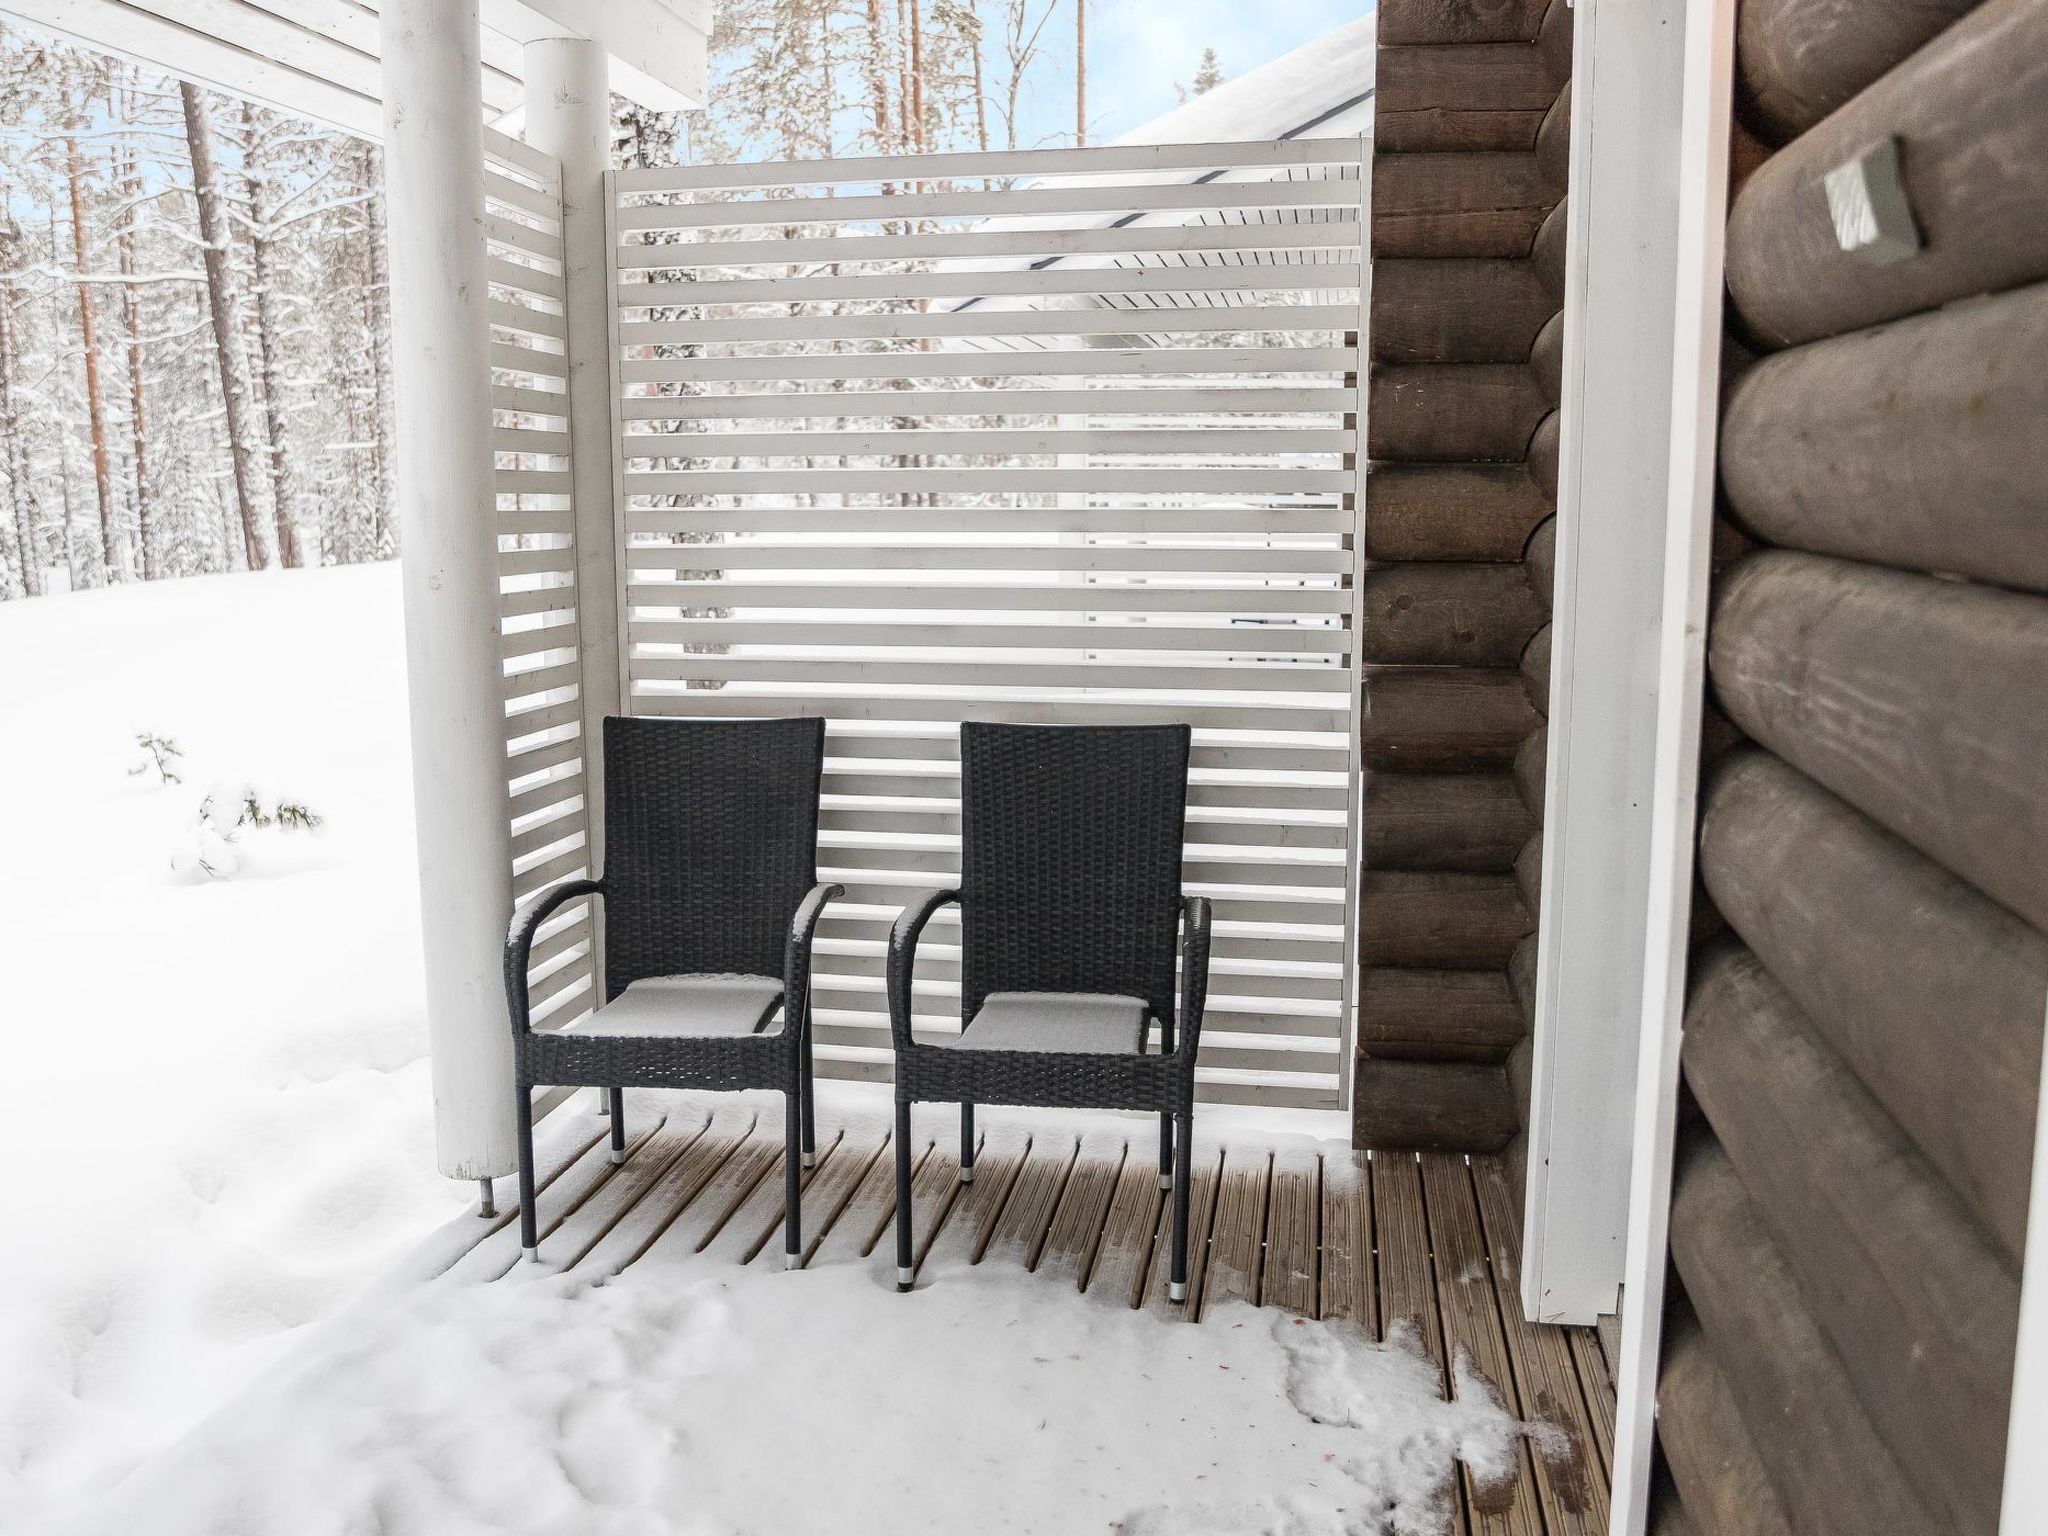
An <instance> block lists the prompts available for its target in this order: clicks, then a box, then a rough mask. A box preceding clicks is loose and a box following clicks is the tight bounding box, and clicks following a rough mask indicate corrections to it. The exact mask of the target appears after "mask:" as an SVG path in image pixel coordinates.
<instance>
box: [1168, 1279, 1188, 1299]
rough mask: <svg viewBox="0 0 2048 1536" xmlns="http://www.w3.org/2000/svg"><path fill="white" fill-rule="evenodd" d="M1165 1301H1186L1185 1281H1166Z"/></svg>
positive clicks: (1186, 1288)
mask: <svg viewBox="0 0 2048 1536" xmlns="http://www.w3.org/2000/svg"><path fill="white" fill-rule="evenodd" d="M1166 1299H1167V1300H1168V1301H1186V1300H1187V1299H1188V1283H1187V1281H1185V1280H1169V1281H1167V1282H1166Z"/></svg>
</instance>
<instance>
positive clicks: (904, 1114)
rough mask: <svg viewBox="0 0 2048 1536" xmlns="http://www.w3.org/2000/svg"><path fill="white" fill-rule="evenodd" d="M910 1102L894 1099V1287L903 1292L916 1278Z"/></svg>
mask: <svg viewBox="0 0 2048 1536" xmlns="http://www.w3.org/2000/svg"><path fill="white" fill-rule="evenodd" d="M910 1220H911V1216H910V1104H909V1101H908V1100H904V1099H898V1100H897V1101H896V1289H897V1290H899V1291H907V1290H909V1289H910V1283H911V1281H912V1280H914V1279H916V1278H917V1277H916V1275H915V1274H914V1273H913V1272H912V1270H911V1262H910V1261H911V1254H910Z"/></svg>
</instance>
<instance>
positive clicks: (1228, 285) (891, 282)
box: [619, 261, 1360, 310]
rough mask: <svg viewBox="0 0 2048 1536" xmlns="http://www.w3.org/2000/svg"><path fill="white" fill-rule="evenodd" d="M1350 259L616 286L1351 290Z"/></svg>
mask: <svg viewBox="0 0 2048 1536" xmlns="http://www.w3.org/2000/svg"><path fill="white" fill-rule="evenodd" d="M1359 279H1360V271H1359V266H1358V263H1357V262H1355V261H1329V262H1322V261H1273V262H1261V263H1259V264H1258V265H1257V266H1248V267H1220V268H1218V267H1096V268H1075V267H1047V268H1034V267H1013V268H1004V269H1002V270H999V271H994V272H893V273H887V274H882V275H874V276H854V277H822V276H818V277H813V276H806V277H767V276H764V277H734V278H707V279H705V280H703V281H701V282H681V283H653V282H650V283H622V284H621V285H620V287H619V306H620V308H622V309H635V310H637V309H644V308H663V307H669V306H675V305H692V304H815V303H829V302H846V301H856V302H868V301H880V300H889V299H979V298H987V297H991V296H993V295H997V294H1013V295H1016V296H1018V297H1021V298H1037V297H1039V296H1041V295H1049V294H1073V293H1078V294H1088V295H1102V296H1109V295H1116V296H1125V295H1130V294H1157V293H1167V294H1219V293H1283V292H1299V291H1302V290H1312V289H1318V288H1356V287H1357V286H1358V284H1359Z"/></svg>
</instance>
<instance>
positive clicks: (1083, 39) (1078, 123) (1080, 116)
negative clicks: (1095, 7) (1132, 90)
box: [1074, 0, 1088, 145]
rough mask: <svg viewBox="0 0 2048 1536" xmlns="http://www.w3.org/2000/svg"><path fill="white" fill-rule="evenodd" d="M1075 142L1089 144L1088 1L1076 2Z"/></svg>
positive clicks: (1078, 0)
mask: <svg viewBox="0 0 2048 1536" xmlns="http://www.w3.org/2000/svg"><path fill="white" fill-rule="evenodd" d="M1074 142H1075V143H1076V144H1077V145H1079V144H1086V143H1087V142H1088V0H1074Z"/></svg>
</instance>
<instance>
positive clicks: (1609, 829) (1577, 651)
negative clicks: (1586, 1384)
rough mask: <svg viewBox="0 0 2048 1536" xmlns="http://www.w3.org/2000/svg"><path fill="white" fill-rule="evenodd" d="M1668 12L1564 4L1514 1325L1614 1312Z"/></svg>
mask: <svg viewBox="0 0 2048 1536" xmlns="http://www.w3.org/2000/svg"><path fill="white" fill-rule="evenodd" d="M1685 9H1686V7H1685V5H1684V3H1683V0H1626V3H1617V0H1579V5H1578V9H1577V16H1578V20H1577V24H1576V27H1575V29H1574V30H1575V38H1574V56H1573V74H1572V154H1571V185H1570V205H1569V213H1568V218H1569V221H1570V222H1569V227H1568V234H1569V241H1568V249H1569V253H1570V263H1569V267H1568V269H1567V271H1568V276H1567V279H1566V288H1565V311H1564V338H1565V339H1564V383H1563V399H1562V402H1561V408H1562V410H1563V413H1564V414H1563V422H1564V441H1563V452H1562V456H1561V462H1560V472H1559V486H1558V511H1557V535H1558V536H1557V576H1556V586H1555V595H1554V599H1553V604H1552V625H1553V630H1552V656H1553V660H1552V664H1551V695H1550V717H1549V718H1550V760H1549V765H1548V773H1547V782H1548V784H1549V796H1548V805H1547V808H1546V811H1545V814H1544V839H1543V895H1542V903H1541V905H1542V911H1541V914H1540V922H1539V932H1540V938H1539V940H1538V949H1537V971H1536V996H1537V1004H1536V1036H1535V1058H1534V1061H1533V1063H1532V1067H1533V1074H1532V1082H1531V1089H1530V1108H1529V1148H1528V1189H1527V1204H1526V1208H1525V1211H1524V1232H1525V1238H1524V1243H1523V1251H1524V1254H1525V1261H1524V1263H1523V1266H1522V1305H1523V1308H1524V1310H1525V1311H1526V1312H1527V1314H1528V1315H1529V1316H1530V1317H1531V1318H1532V1319H1535V1320H1537V1321H1540V1322H1546V1323H1563V1322H1569V1323H1591V1322H1593V1321H1594V1320H1595V1319H1596V1318H1597V1317H1598V1316H1600V1315H1601V1314H1602V1313H1609V1312H1613V1311H1614V1310H1615V1306H1616V1297H1617V1293H1618V1290H1619V1286H1620V1283H1621V1277H1622V1263H1623V1234H1624V1232H1625V1231H1626V1228H1627V1223H1628V1151H1629V1144H1630V1131H1631V1118H1632V1117H1631V1113H1630V1092H1629V1090H1630V1085H1631V1084H1632V1083H1633V1082H1634V1080H1635V1062H1636V1039H1637V1034H1638V1032H1639V1027H1640V1022H1639V1021H1640V1013H1641V1005H1642V978H1643V960H1642V956H1643V944H1644V933H1645V925H1646V908H1647V900H1648V849H1649V838H1650V806H1651V791H1652V782H1653V763H1652V758H1653V748H1654V742H1655V724H1656V714H1657V681H1658V679H1657V672H1656V655H1657V629H1658V620H1659V615H1660V604H1661V600H1662V595H1661V585H1662V583H1661V573H1662V570H1663V560H1664V520H1663V518H1662V516H1661V515H1660V512H1659V509H1660V508H1661V507H1662V506H1663V503H1664V494H1665V481H1666V477H1667V474H1668V470H1669V464H1668V445H1669V432H1670V426H1671V398H1672V397H1671V387H1672V381H1671V354H1670V345H1671V324H1672V302H1673V291H1672V277H1671V274H1672V271H1673V263H1674V260H1675V249H1676V237H1677V222H1678V188H1679V182H1678V159H1679V140H1678V120H1677V112H1678V101H1679V90H1680V86H1681V84H1682V72H1681V65H1682V55H1683V49H1682V43H1683V32H1684V28H1683V21H1684V15H1685Z"/></svg>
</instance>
